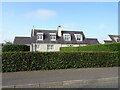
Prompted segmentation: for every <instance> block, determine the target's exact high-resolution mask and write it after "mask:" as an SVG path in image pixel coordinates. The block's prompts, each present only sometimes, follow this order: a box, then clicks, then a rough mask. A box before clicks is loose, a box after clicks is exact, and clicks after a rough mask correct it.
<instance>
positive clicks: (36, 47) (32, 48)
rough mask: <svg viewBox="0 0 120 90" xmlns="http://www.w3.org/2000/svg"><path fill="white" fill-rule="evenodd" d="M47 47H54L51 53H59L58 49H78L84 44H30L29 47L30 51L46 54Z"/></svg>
mask: <svg viewBox="0 0 120 90" xmlns="http://www.w3.org/2000/svg"><path fill="white" fill-rule="evenodd" d="M48 45H54V49H53V50H51V51H60V47H79V46H85V45H86V44H41V43H37V44H35V43H34V44H32V45H30V51H42V52H46V51H49V50H48V48H47V46H48Z"/></svg>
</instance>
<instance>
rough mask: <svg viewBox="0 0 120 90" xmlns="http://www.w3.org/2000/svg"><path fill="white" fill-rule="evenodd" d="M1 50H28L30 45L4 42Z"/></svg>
mask: <svg viewBox="0 0 120 90" xmlns="http://www.w3.org/2000/svg"><path fill="white" fill-rule="evenodd" d="M2 51H3V52H9V51H30V47H29V46H27V45H20V44H10V45H9V44H6V45H4V46H3V47H2Z"/></svg>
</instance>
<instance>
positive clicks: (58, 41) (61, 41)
mask: <svg viewBox="0 0 120 90" xmlns="http://www.w3.org/2000/svg"><path fill="white" fill-rule="evenodd" d="M38 32H39V33H40V32H42V33H44V40H43V41H39V40H37V38H36V35H37V33H38ZM49 33H56V35H57V30H34V36H32V37H31V40H32V42H33V43H56V44H79V43H83V42H82V41H77V40H76V39H75V36H74V34H82V35H83V39H85V36H84V34H83V32H82V31H62V35H63V33H66V34H68V33H69V34H70V35H71V41H65V40H64V38H63V36H61V37H58V36H57V38H56V41H51V40H50V36H49Z"/></svg>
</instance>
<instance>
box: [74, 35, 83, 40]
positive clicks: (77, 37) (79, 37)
mask: <svg viewBox="0 0 120 90" xmlns="http://www.w3.org/2000/svg"><path fill="white" fill-rule="evenodd" d="M74 35H75V38H76V40H77V41H82V35H81V34H74Z"/></svg>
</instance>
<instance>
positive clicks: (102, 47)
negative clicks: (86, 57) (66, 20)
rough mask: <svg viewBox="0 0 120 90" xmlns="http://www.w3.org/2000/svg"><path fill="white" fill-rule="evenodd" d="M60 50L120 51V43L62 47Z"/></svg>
mask: <svg viewBox="0 0 120 90" xmlns="http://www.w3.org/2000/svg"><path fill="white" fill-rule="evenodd" d="M60 51H120V43H108V44H99V45H87V46H80V47H61V48H60Z"/></svg>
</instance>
